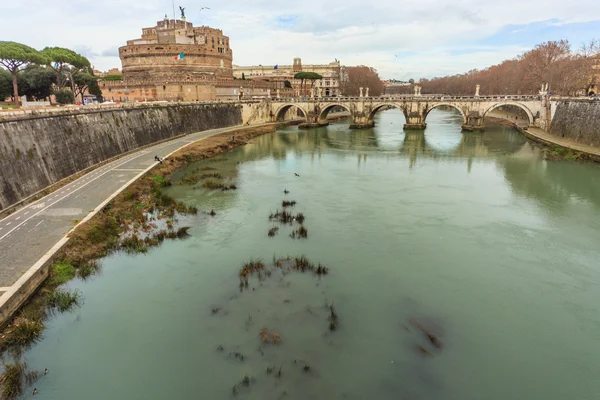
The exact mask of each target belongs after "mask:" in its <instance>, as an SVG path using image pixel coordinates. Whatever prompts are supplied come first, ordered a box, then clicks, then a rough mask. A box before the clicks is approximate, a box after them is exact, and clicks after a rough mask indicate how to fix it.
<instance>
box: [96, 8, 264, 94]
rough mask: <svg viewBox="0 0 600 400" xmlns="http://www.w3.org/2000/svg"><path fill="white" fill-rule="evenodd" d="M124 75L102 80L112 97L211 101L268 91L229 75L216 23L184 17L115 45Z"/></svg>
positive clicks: (225, 45) (224, 40) (229, 54)
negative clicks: (199, 23)
mask: <svg viewBox="0 0 600 400" xmlns="http://www.w3.org/2000/svg"><path fill="white" fill-rule="evenodd" d="M119 57H120V58H121V63H122V74H123V80H122V81H101V82H100V89H101V90H102V96H103V98H104V99H105V100H110V101H210V100H232V99H237V98H239V96H240V95H241V94H242V93H245V95H251V96H254V95H255V93H256V94H259V95H261V96H263V95H264V96H266V94H267V92H268V91H269V89H271V88H273V87H274V86H273V85H270V84H260V83H258V82H256V83H255V84H254V83H253V84H251V85H248V86H249V87H247V88H246V89H245V90H243V89H242V88H241V85H240V84H239V83H238V82H236V81H235V80H234V77H233V68H232V60H233V51H232V49H231V47H230V42H229V37H227V36H225V35H224V34H223V31H222V30H220V29H214V28H210V27H207V26H200V27H194V26H193V24H192V23H191V22H187V21H186V20H185V17H182V19H180V20H173V19H167V18H165V19H164V20H162V21H158V22H157V24H156V26H153V27H149V28H143V29H142V36H141V37H140V38H138V39H133V40H129V41H127V45H126V46H123V47H121V48H119Z"/></svg>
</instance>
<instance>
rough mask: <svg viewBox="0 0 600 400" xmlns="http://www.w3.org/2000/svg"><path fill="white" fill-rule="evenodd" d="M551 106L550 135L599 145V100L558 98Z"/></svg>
mask: <svg viewBox="0 0 600 400" xmlns="http://www.w3.org/2000/svg"><path fill="white" fill-rule="evenodd" d="M552 108H553V110H552V111H553V112H552V115H553V116H552V124H551V125H550V133H551V134H552V135H554V136H557V137H561V138H565V139H570V140H574V141H576V142H578V143H581V144H585V145H589V146H596V147H600V101H598V100H587V99H586V100H574V99H570V100H560V101H556V102H554V103H553V105H552Z"/></svg>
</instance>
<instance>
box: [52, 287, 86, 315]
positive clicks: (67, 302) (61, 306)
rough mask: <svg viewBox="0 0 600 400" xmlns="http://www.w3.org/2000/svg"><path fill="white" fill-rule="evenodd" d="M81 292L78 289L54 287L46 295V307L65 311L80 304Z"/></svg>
mask: <svg viewBox="0 0 600 400" xmlns="http://www.w3.org/2000/svg"><path fill="white" fill-rule="evenodd" d="M81 302H82V300H81V293H80V292H79V291H78V290H65V289H55V290H54V291H52V292H50V294H49V295H48V307H49V308H50V309H52V310H57V311H60V312H65V311H69V310H71V309H73V308H74V307H77V306H79V305H81Z"/></svg>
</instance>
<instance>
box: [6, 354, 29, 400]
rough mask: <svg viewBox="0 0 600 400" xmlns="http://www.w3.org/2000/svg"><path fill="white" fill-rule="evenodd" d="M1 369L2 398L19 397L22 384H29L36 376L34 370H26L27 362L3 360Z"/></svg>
mask: <svg viewBox="0 0 600 400" xmlns="http://www.w3.org/2000/svg"><path fill="white" fill-rule="evenodd" d="M3 369H4V372H3V373H2V375H1V377H0V381H1V384H2V398H3V399H15V398H17V397H19V396H20V395H21V394H22V392H23V386H24V385H31V384H32V383H33V382H34V381H35V379H36V378H37V376H38V373H37V372H36V371H27V364H26V363H25V362H24V361H19V360H16V361H15V362H14V363H6V362H5V363H4V365H3Z"/></svg>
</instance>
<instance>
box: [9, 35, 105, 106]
mask: <svg viewBox="0 0 600 400" xmlns="http://www.w3.org/2000/svg"><path fill="white" fill-rule="evenodd" d="M0 66H1V67H3V68H0V100H2V99H5V98H8V97H11V99H12V101H13V102H14V104H15V105H16V106H17V107H18V106H19V97H20V96H27V97H28V98H35V99H43V98H46V97H49V96H50V95H51V94H54V95H55V96H56V100H57V101H58V102H59V103H61V104H71V103H74V102H75V97H78V96H79V97H80V98H81V101H82V102H83V95H84V94H85V92H86V91H89V93H91V94H95V95H98V96H100V95H101V91H100V88H99V86H98V77H96V76H94V71H93V68H92V66H91V64H90V61H89V60H88V59H87V58H85V57H84V56H82V55H80V54H78V53H76V52H75V51H73V50H70V49H66V48H62V47H46V48H45V49H43V50H41V51H38V50H36V49H34V48H32V47H29V46H27V45H24V44H21V43H16V42H4V41H0Z"/></svg>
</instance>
